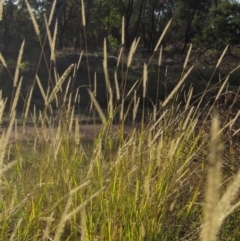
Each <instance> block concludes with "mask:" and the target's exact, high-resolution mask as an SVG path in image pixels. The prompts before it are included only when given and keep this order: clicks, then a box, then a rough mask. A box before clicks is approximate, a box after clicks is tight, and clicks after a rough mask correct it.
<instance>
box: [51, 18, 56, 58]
mask: <svg viewBox="0 0 240 241" xmlns="http://www.w3.org/2000/svg"><path fill="white" fill-rule="evenodd" d="M57 31H58V21H57V20H56V23H55V26H54V32H53V39H52V47H51V57H50V58H51V60H53V61H55V44H56V39H57Z"/></svg>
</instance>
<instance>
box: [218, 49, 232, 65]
mask: <svg viewBox="0 0 240 241" xmlns="http://www.w3.org/2000/svg"><path fill="white" fill-rule="evenodd" d="M228 47H229V46H228V45H227V46H226V48H225V49H224V51H223V53H222V55H221V57H220V58H219V60H218V62H217V65H216V68H218V66H219V65H220V64H221V62H222V59H223V57H224V56H225V54H226V52H227V50H228Z"/></svg>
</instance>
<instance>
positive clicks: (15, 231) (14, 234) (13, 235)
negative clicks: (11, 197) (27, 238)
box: [9, 218, 23, 241]
mask: <svg viewBox="0 0 240 241" xmlns="http://www.w3.org/2000/svg"><path fill="white" fill-rule="evenodd" d="M22 220H23V219H22V218H20V219H19V220H18V222H17V225H16V226H15V228H14V230H13V232H12V234H11V237H10V239H9V241H15V240H16V234H17V231H18V229H19V227H20V225H21V223H22Z"/></svg>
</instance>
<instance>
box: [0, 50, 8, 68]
mask: <svg viewBox="0 0 240 241" xmlns="http://www.w3.org/2000/svg"><path fill="white" fill-rule="evenodd" d="M0 61H1V62H2V65H3V66H4V67H5V68H7V62H6V61H5V59H4V57H3V55H2V53H0Z"/></svg>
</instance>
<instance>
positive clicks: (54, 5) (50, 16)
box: [48, 0, 57, 26]
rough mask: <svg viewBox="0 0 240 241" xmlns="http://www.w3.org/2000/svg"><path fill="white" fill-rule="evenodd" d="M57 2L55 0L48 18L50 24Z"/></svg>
mask: <svg viewBox="0 0 240 241" xmlns="http://www.w3.org/2000/svg"><path fill="white" fill-rule="evenodd" d="M56 4H57V0H53V3H52V7H51V12H50V15H49V18H48V26H50V25H51V23H52V19H53V14H54V12H55V8H56Z"/></svg>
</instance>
